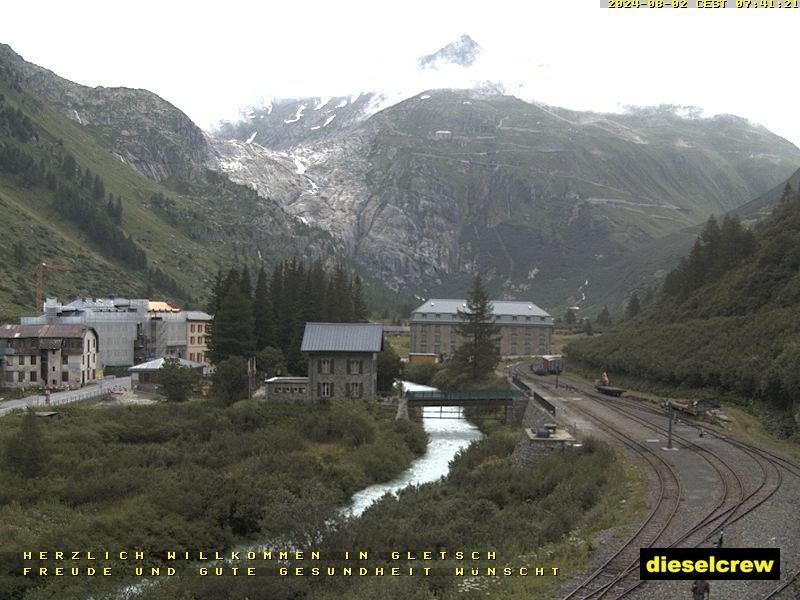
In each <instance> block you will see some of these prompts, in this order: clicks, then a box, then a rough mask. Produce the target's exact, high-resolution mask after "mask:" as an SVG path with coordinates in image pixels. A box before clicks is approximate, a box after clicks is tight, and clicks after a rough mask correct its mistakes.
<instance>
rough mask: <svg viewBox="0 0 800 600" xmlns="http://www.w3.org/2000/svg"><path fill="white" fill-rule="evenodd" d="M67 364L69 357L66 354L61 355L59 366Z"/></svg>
mask: <svg viewBox="0 0 800 600" xmlns="http://www.w3.org/2000/svg"><path fill="white" fill-rule="evenodd" d="M68 362H69V355H68V354H67V353H66V352H62V353H61V364H62V365H65V364H67V363H68Z"/></svg>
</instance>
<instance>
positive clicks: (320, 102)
mask: <svg viewBox="0 0 800 600" xmlns="http://www.w3.org/2000/svg"><path fill="white" fill-rule="evenodd" d="M330 101H331V97H330V96H323V97H322V98H320V99H319V100H318V101H317V105H316V106H315V107H314V110H319V109H320V108H322V107H323V106H325V105H326V104H327V103H328V102H330Z"/></svg>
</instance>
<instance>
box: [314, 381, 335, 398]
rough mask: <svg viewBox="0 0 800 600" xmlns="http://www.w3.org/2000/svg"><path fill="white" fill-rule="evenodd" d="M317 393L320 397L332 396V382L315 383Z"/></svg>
mask: <svg viewBox="0 0 800 600" xmlns="http://www.w3.org/2000/svg"><path fill="white" fill-rule="evenodd" d="M317 394H318V395H319V397H320V398H330V397H331V396H333V384H332V383H327V382H325V383H318V384H317Z"/></svg>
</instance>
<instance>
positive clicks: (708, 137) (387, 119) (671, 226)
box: [364, 90, 800, 308]
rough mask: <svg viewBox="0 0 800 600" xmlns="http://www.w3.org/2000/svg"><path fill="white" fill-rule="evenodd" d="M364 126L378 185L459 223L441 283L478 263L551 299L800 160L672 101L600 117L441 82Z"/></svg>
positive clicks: (744, 125) (425, 212) (447, 284)
mask: <svg viewBox="0 0 800 600" xmlns="http://www.w3.org/2000/svg"><path fill="white" fill-rule="evenodd" d="M364 127H365V128H366V130H367V131H368V132H369V135H370V136H371V138H372V140H373V141H372V144H371V146H370V147H371V154H370V157H369V160H370V164H371V167H372V168H371V171H370V173H369V176H368V183H369V185H370V191H371V194H372V195H374V196H375V197H379V198H381V201H382V202H383V203H384V204H388V205H390V206H396V207H399V208H400V209H401V210H403V211H405V212H407V213H409V214H415V215H418V216H419V219H420V221H422V222H424V223H426V227H429V228H434V227H436V224H437V223H441V227H442V229H443V230H444V228H445V227H447V226H448V225H454V226H455V227H457V234H456V238H457V248H456V249H455V250H452V249H450V248H442V252H451V253H452V255H453V256H454V258H453V259H452V262H453V263H454V264H452V265H451V269H450V272H449V273H447V274H446V275H444V276H443V277H442V281H443V285H442V288H443V289H445V290H446V289H448V288H449V289H458V288H461V287H463V286H464V276H463V274H464V272H465V271H470V272H471V271H474V270H477V271H478V272H482V273H486V274H487V280H488V285H489V286H490V287H491V288H492V289H493V291H494V293H496V294H508V295H510V296H523V297H525V296H531V295H533V296H534V297H535V298H536V299H537V301H538V302H541V303H542V304H543V305H545V306H549V307H553V308H555V307H558V306H564V303H565V302H566V301H567V298H568V297H569V296H570V295H571V294H573V293H574V291H575V290H576V289H577V288H578V286H579V285H581V284H582V283H583V282H584V281H585V280H587V279H588V280H590V283H591V282H592V280H593V279H594V274H595V273H598V272H603V271H604V270H609V272H610V271H611V270H613V271H615V273H614V274H613V275H611V276H610V277H609V278H607V279H611V280H612V283H615V281H614V280H616V279H619V271H617V270H616V269H615V267H616V265H618V264H619V263H620V261H621V260H623V259H625V258H626V257H629V256H631V255H632V254H634V253H637V252H638V251H639V250H641V249H642V248H645V247H647V246H648V245H649V244H650V243H651V242H653V241H654V240H657V239H659V238H663V237H664V236H667V235H669V234H672V233H674V232H677V231H680V230H681V229H683V228H685V227H688V226H692V225H695V224H697V223H700V222H702V221H703V220H705V219H706V218H707V217H708V216H709V215H710V214H718V215H719V214H723V213H725V212H727V211H729V210H732V209H734V208H736V207H738V206H740V205H742V204H744V203H746V202H747V201H749V200H750V199H752V198H753V197H755V196H757V195H758V194H761V193H763V191H764V190H766V189H769V188H770V187H771V186H773V185H775V183H776V182H778V181H782V180H784V179H785V178H786V177H787V176H788V175H789V174H790V173H791V172H793V171H794V170H796V169H797V165H798V164H800V151H798V149H797V148H796V147H794V146H793V145H792V144H790V143H789V142H787V141H786V140H783V139H781V138H779V137H778V136H776V135H774V134H772V133H770V132H769V131H767V130H765V129H763V128H761V127H758V126H755V125H752V124H750V123H748V122H747V121H745V120H743V119H739V118H737V117H733V116H730V115H723V116H717V117H714V118H712V119H700V118H684V117H682V116H679V114H678V112H677V111H676V109H674V108H673V107H660V108H653V109H642V110H638V111H634V112H631V113H628V114H621V115H610V114H595V113H585V112H575V111H568V110H565V109H559V108H555V107H548V106H543V105H536V104H531V103H528V102H523V101H522V100H519V99H517V98H513V97H510V96H498V95H489V96H481V95H476V94H474V93H471V92H467V91H457V90H432V91H430V92H429V93H426V94H424V95H421V96H418V97H415V98H411V99H409V100H407V101H404V102H401V103H399V104H397V105H395V106H392V107H390V108H388V109H386V110H383V111H381V112H380V113H378V114H377V115H375V116H373V117H372V118H370V119H369V121H368V122H367V123H366V124H365V126H364ZM591 289H593V290H595V291H597V292H600V291H601V290H602V292H603V293H604V294H606V293H607V291H608V285H606V282H605V281H604V280H598V281H597V282H596V283H595V287H594V288H591ZM426 291H427V290H426ZM430 293H441V292H439V291H438V290H436V288H433V289H432V290H431V291H430ZM589 301H590V302H591V301H592V298H591V295H590V296H589ZM595 306H597V304H595ZM600 306H602V304H600Z"/></svg>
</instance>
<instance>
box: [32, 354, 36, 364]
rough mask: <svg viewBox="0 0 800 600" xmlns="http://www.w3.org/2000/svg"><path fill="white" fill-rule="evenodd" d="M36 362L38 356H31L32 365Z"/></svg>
mask: <svg viewBox="0 0 800 600" xmlns="http://www.w3.org/2000/svg"><path fill="white" fill-rule="evenodd" d="M35 364H36V356H31V366H33V365H35Z"/></svg>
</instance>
